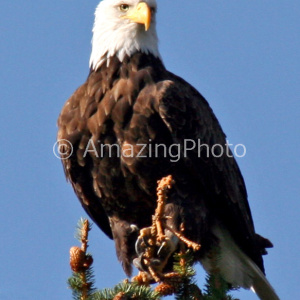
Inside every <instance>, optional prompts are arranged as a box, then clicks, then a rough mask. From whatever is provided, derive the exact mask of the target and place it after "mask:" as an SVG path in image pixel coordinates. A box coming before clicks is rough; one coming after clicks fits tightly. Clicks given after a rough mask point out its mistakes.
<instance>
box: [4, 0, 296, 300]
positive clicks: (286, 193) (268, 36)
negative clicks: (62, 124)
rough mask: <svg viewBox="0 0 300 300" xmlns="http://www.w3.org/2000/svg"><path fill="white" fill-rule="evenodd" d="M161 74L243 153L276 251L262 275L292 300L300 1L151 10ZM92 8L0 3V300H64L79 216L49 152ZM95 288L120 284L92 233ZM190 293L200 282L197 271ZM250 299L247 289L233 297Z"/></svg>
mask: <svg viewBox="0 0 300 300" xmlns="http://www.w3.org/2000/svg"><path fill="white" fill-rule="evenodd" d="M158 4H159V12H158V34H159V38H160V51H161V55H162V57H163V60H164V62H165V65H166V66H167V68H168V69H169V70H171V71H172V72H174V73H176V74H177V75H179V76H181V77H183V78H184V79H186V80H187V81H188V82H190V83H192V84H193V85H194V86H195V87H196V88H197V89H198V90H199V91H200V92H201V93H202V94H203V95H204V96H205V97H206V98H207V100H208V101H209V103H210V105H211V106H212V108H213V110H214V112H215V113H216V115H217V117H218V119H219V120H220V122H221V125H222V126H223V129H224V131H225V132H226V134H227V137H228V140H229V142H230V143H232V144H234V145H236V144H240V143H242V144H244V145H245V146H246V149H247V153H246V156H245V157H244V158H239V159H238V163H239V166H240V168H241V170H242V173H243V175H244V178H245V181H246V185H247V189H248V194H249V202H250V206H251V209H252V213H253V218H254V222H255V225H256V230H257V232H258V233H260V234H262V235H263V236H266V237H268V238H269V239H270V240H271V241H272V242H273V243H274V245H275V247H274V248H273V249H270V251H269V255H268V256H266V257H265V266H266V272H267V277H268V278H269V280H270V282H271V283H272V284H273V286H274V287H275V289H276V290H277V292H278V294H279V296H280V297H281V298H282V299H298V298H299V297H300V292H299V286H298V285H299V279H298V278H299V273H300V259H299V258H300V256H299V251H300V249H299V248H300V247H299V245H300V240H299V237H300V222H299V211H300V201H299V194H300V175H299V173H300V158H299V149H300V133H299V132H300V131H299V129H300V51H299V49H300V23H299V20H300V2H299V1H295V0H292V1H279V0H273V1H272V2H270V1H265V0H260V1H258V0H251V1H245V0H243V1H233V0H228V1H200V0H199V1H194V0H190V1H171V0H163V1H162V0H161V1H159V3H158ZM96 5H97V1H95V0H90V1H83V0H79V1H57V0H54V1H51V2H49V1H31V0H29V1H1V2H0V40H1V43H0V53H1V55H0V66H1V68H0V79H1V81H0V90H1V97H0V103H1V109H0V116H1V117H0V126H1V135H0V142H1V155H0V164H1V171H0V182H1V194H2V196H1V200H0V201H1V219H0V236H1V243H2V245H1V247H0V257H1V258H2V261H1V270H2V271H1V274H0V298H1V299H4V300H7V299H23V300H27V299H45V300H48V299H49V300H50V299H51V300H53V299H71V293H70V291H69V290H68V289H67V285H66V280H67V278H68V277H69V275H70V269H69V254H68V251H69V248H70V247H71V246H73V245H76V243H77V241H76V240H75V239H74V238H73V233H74V228H75V225H76V223H77V220H78V219H79V218H80V217H81V216H85V214H84V212H83V210H82V208H81V207H80V205H79V202H78V201H77V199H76V197H75V195H74V193H73V191H72V189H71V186H70V185H69V184H67V183H66V181H65V179H64V174H63V171H62V167H61V163H60V161H59V160H58V159H57V158H56V157H55V156H54V155H53V153H52V147H53V144H54V142H55V138H56V131H57V128H56V120H57V117H58V114H59V112H60V110H61V108H62V106H63V104H64V102H65V101H66V99H67V98H68V97H69V96H70V95H71V94H72V93H73V92H74V90H75V89H76V88H77V87H78V86H79V85H80V84H82V83H83V82H84V80H85V79H86V77H87V75H88V60H89V54H90V50H91V45H90V40H91V37H92V36H91V29H92V24H93V13H94V9H95V7H96ZM90 244H91V246H90V249H89V250H90V252H92V253H93V255H94V261H95V263H94V268H95V272H96V279H97V283H96V285H97V287H99V288H103V287H111V286H113V285H114V284H116V283H118V282H119V281H121V280H122V279H123V278H124V274H123V272H122V270H121V267H120V265H119V264H118V262H117V259H116V257H115V251H114V245H113V242H111V241H110V240H108V239H107V238H106V237H105V236H104V234H102V233H101V232H100V230H99V229H98V228H96V226H94V229H93V230H92V233H91V236H90ZM198 270H199V274H198V280H199V285H200V286H201V285H202V282H203V276H204V275H203V273H202V272H201V268H198ZM235 295H236V296H237V297H240V298H241V299H242V300H251V299H253V300H254V299H257V298H256V296H255V295H254V294H253V293H252V292H250V291H243V292H238V293H236V294H235Z"/></svg>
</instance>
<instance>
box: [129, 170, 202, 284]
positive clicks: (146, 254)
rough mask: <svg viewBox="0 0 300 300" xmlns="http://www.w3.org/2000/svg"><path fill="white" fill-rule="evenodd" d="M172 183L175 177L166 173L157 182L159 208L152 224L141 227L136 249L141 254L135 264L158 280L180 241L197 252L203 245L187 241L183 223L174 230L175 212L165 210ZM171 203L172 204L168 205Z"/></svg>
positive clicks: (162, 276) (162, 275)
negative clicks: (172, 213) (165, 175)
mask: <svg viewBox="0 0 300 300" xmlns="http://www.w3.org/2000/svg"><path fill="white" fill-rule="evenodd" d="M172 184H173V180H172V176H167V177H164V178H162V180H160V181H158V187H157V207H156V210H155V214H154V215H153V217H152V226H150V227H147V228H143V229H141V230H140V234H139V237H138V239H137V241H136V245H135V249H136V253H137V255H138V257H137V258H135V259H134V261H133V263H134V265H135V266H136V267H137V268H138V269H139V270H140V271H143V272H146V273H148V275H149V277H150V278H152V280H154V281H156V282H161V281H162V280H163V278H164V273H163V271H164V268H165V266H166V265H167V263H168V260H169V258H170V256H171V255H172V254H173V253H174V251H175V250H176V248H178V243H179V242H180V241H181V242H182V244H184V245H186V246H187V247H188V248H192V249H193V250H194V251H197V250H199V249H200V245H199V244H197V243H195V242H193V241H190V240H188V239H187V238H185V237H184V236H183V234H182V232H183V231H184V226H183V224H181V226H180V231H181V232H178V231H176V230H175V229H173V226H172V225H171V224H172V223H173V217H174V216H173V215H172V216H171V215H170V216H168V215H166V214H168V213H167V212H166V205H167V204H166V202H167V192H168V190H169V189H170V188H171V185H172ZM168 205H169V204H168ZM168 223H170V224H168Z"/></svg>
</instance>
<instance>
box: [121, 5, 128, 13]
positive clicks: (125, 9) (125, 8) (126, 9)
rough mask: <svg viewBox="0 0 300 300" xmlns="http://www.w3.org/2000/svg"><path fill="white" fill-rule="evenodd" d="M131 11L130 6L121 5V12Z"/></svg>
mask: <svg viewBox="0 0 300 300" xmlns="http://www.w3.org/2000/svg"><path fill="white" fill-rule="evenodd" d="M128 9H129V5H128V4H121V5H120V11H123V12H126V11H128Z"/></svg>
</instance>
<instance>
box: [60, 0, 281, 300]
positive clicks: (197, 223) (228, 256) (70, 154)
mask: <svg viewBox="0 0 300 300" xmlns="http://www.w3.org/2000/svg"><path fill="white" fill-rule="evenodd" d="M156 10H157V5H156V1H155V0H144V1H140V0H103V1H101V2H100V4H99V5H98V7H97V9H96V13H95V23H94V28H93V40H92V53H91V58H90V73H89V75H88V78H87V80H86V82H85V83H84V84H83V85H81V86H80V87H79V88H78V89H77V90H76V91H75V92H74V94H73V95H72V96H71V97H70V98H69V99H68V100H67V102H66V103H65V105H64V107H63V109H62V111H61V114H60V116H59V119H58V127H59V130H58V142H59V143H60V147H61V149H64V151H63V152H64V153H62V162H63V167H64V171H65V174H66V177H67V179H68V180H69V181H70V182H71V184H72V186H73V189H74V191H75V193H76V195H77V197H78V198H79V200H80V202H81V204H82V206H83V208H84V209H85V211H86V212H87V213H88V215H89V216H90V217H91V218H92V219H93V221H94V222H95V223H96V224H97V225H98V226H99V227H100V228H101V229H102V231H103V232H104V233H105V234H106V235H107V236H108V237H110V238H111V239H114V241H115V246H116V252H117V256H118V258H119V260H120V261H121V263H122V266H123V268H124V271H125V272H126V274H127V275H130V274H131V272H132V264H133V262H134V261H136V262H137V263H136V265H137V266H138V267H140V268H142V266H140V265H139V264H138V261H137V260H136V259H137V258H138V256H139V255H140V253H139V251H137V250H136V243H137V242H138V233H139V229H142V228H146V227H149V226H150V225H151V216H152V215H153V214H154V211H155V208H156V183H157V181H158V180H159V179H160V178H162V177H164V176H167V175H172V177H173V179H174V182H175V183H174V185H173V187H172V189H171V191H170V194H169V197H168V202H167V205H166V207H165V212H164V214H165V216H167V217H168V218H167V222H169V226H170V227H172V228H173V229H175V230H179V227H180V226H181V224H183V225H184V235H185V236H186V237H187V238H189V239H190V240H192V241H194V242H197V243H199V244H201V248H200V250H199V251H197V252H196V253H195V260H196V261H200V262H201V263H202V265H203V266H204V268H205V269H206V271H207V272H210V271H211V268H212V262H211V256H210V255H209V253H210V251H211V249H212V248H214V247H217V248H218V249H219V253H220V258H219V259H218V260H217V263H218V266H217V267H218V269H219V270H220V274H221V275H222V277H223V278H224V280H226V281H227V282H228V283H230V284H232V285H233V286H237V287H244V288H246V289H249V288H252V289H254V290H255V291H256V293H257V294H258V296H259V297H260V299H264V300H272V299H279V298H278V296H277V295H276V293H275V292H274V290H273V288H272V287H271V285H270V284H269V282H268V281H267V279H266V277H265V275H264V266H263V259H262V255H263V254H266V250H265V248H268V247H272V244H271V242H270V241H268V240H267V239H265V238H263V237H261V236H260V235H258V234H256V233H255V229H254V224H253V220H252V216H251V212H250V208H249V204H248V200H247V192H246V188H245V184H244V180H243V177H242V175H241V172H240V170H239V167H238V165H237V163H236V161H235V159H234V157H233V155H232V153H231V151H230V150H228V149H226V146H227V142H226V137H225V134H224V133H223V130H222V128H221V126H220V124H219V122H218V120H217V119H216V117H215V115H214V113H213V111H212V109H211V108H210V106H209V104H208V103H207V101H206V100H205V99H204V98H203V96H202V95H201V94H200V93H199V92H198V91H197V90H196V89H195V88H194V87H192V86H191V85H190V84H188V83H187V82H186V81H184V80H183V79H182V78H180V77H178V76H176V75H174V74H173V73H171V72H169V71H167V70H166V68H165V66H164V64H163V62H162V59H161V57H160V54H159V50H158V39H157V34H156V27H155V25H156V22H155V17H156ZM65 141H67V143H66V142H65ZM216 145H217V146H218V147H216ZM212 149H213V150H214V151H212ZM224 149H226V151H225V150H224ZM61 152H62V151H61ZM170 241H172V247H171V246H170V247H168V248H167V249H169V251H170V252H172V253H173V252H176V251H178V248H179V247H178V245H179V243H178V239H176V237H174V236H170ZM171 257H172V256H168V258H169V259H170V260H171ZM166 268H168V264H166Z"/></svg>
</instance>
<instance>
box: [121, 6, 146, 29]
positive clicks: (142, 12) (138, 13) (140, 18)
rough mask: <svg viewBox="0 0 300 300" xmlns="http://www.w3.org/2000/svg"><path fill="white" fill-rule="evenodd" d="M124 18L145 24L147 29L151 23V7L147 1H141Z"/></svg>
mask: <svg viewBox="0 0 300 300" xmlns="http://www.w3.org/2000/svg"><path fill="white" fill-rule="evenodd" d="M122 18H123V19H129V20H131V21H132V22H135V23H139V24H144V25H145V30H146V31H147V30H148V29H149V27H150V23H151V9H150V7H149V6H148V4H147V3H145V2H140V3H139V4H138V5H137V7H136V8H135V9H134V11H132V12H131V13H129V14H128V15H126V16H124V17H122Z"/></svg>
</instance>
